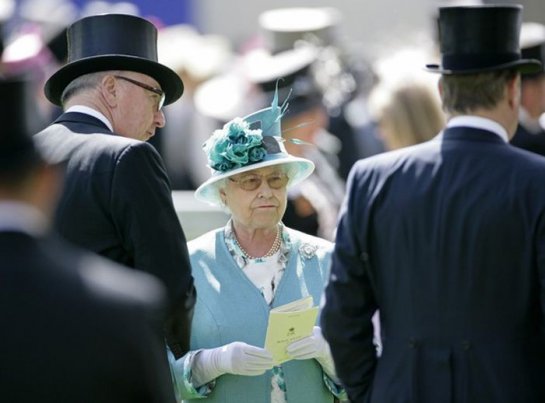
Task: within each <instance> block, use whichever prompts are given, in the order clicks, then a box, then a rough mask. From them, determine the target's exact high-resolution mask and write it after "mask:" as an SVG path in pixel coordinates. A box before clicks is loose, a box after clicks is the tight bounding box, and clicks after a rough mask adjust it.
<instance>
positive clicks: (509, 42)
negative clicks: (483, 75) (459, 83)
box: [426, 5, 540, 74]
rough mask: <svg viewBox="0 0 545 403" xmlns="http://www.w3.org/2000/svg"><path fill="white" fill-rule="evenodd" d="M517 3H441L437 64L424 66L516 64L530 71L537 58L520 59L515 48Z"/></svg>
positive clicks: (467, 70)
mask: <svg viewBox="0 0 545 403" xmlns="http://www.w3.org/2000/svg"><path fill="white" fill-rule="evenodd" d="M521 23H522V7H521V6H520V5H501V6H500V5H487V6H459V7H441V8H440V9H439V39H440V47H441V55H442V61H441V65H437V64H428V65H427V66H426V67H427V70H428V71H431V72H436V73H442V74H473V73H480V72H487V71H495V70H502V69H510V68H516V69H518V70H520V71H521V72H533V71H536V70H538V69H539V68H540V63H539V61H537V60H532V59H523V58H522V57H521V52H520V48H519V34H520V26H521Z"/></svg>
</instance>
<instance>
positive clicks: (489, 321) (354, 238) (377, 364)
mask: <svg viewBox="0 0 545 403" xmlns="http://www.w3.org/2000/svg"><path fill="white" fill-rule="evenodd" d="M521 14H522V8H521V7H520V6H516V5H510V6H499V5H497V6H492V5H490V6H475V7H471V6H466V7H442V8H440V15H439V27H440V33H441V41H440V42H441V53H442V64H441V65H440V66H439V65H428V69H429V70H431V71H433V72H437V73H440V74H441V79H440V83H439V86H440V93H441V97H442V103H443V109H444V110H445V111H446V112H447V113H448V114H449V120H448V123H447V127H446V129H445V130H444V131H443V132H442V134H440V135H439V136H438V137H437V138H434V139H432V140H430V141H428V142H426V143H422V144H419V145H416V146H413V147H410V148H406V149H402V150H397V151H393V152H389V153H385V154H382V155H378V156H374V157H370V158H367V159H365V160H362V161H360V162H358V163H357V164H356V165H355V166H354V168H353V169H352V171H351V173H350V178H349V183H348V192H347V197H346V199H345V204H344V208H343V210H342V212H341V214H340V221H339V226H338V230H337V237H336V245H335V251H334V253H333V258H332V268H331V278H330V283H329V285H328V286H327V289H326V292H325V307H324V309H323V313H322V317H321V320H322V321H321V324H322V330H323V332H324V335H325V337H326V339H327V340H328V342H329V343H330V346H331V350H332V354H333V358H334V360H335V365H336V369H337V373H338V375H339V378H340V379H341V381H342V383H343V384H344V386H345V387H346V389H347V392H348V395H349V397H350V399H351V401H352V402H356V403H359V402H372V403H379V402H380V403H383V402H409V401H410V402H419V403H437V402H450V403H457V402H464V403H482V402H494V403H511V402H525V403H538V402H544V401H545V383H544V382H543V379H545V334H544V329H545V281H544V279H545V220H544V219H543V217H545V187H544V186H543V184H544V183H545V160H544V159H543V158H542V157H540V156H537V155H535V154H531V153H529V152H527V151H524V150H520V149H517V148H515V147H512V146H510V145H509V144H508V141H509V138H510V137H511V136H513V134H514V132H515V129H516V127H517V121H518V109H519V100H520V95H519V90H520V72H521V71H524V72H526V71H527V72H531V71H536V70H537V69H539V62H538V61H535V60H531V59H530V60H529V59H523V58H521V54H520V50H519V30H520V24H521V20H522V15H521ZM377 310H378V311H379V312H380V321H381V323H380V328H381V338H382V345H383V350H382V355H381V356H380V357H377V354H376V350H375V346H374V345H373V325H372V322H371V317H372V316H373V314H374V313H375V311H377Z"/></svg>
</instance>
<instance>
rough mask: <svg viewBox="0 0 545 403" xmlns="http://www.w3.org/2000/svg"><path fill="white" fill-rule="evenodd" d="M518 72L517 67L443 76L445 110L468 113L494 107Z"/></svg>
mask: <svg viewBox="0 0 545 403" xmlns="http://www.w3.org/2000/svg"><path fill="white" fill-rule="evenodd" d="M517 74H518V71H517V70H516V69H508V70H498V71H493V72H487V73H479V74H455V75H443V76H441V79H440V80H441V87H442V93H441V100H442V102H443V110H444V111H445V112H447V113H451V114H467V113H471V112H472V111H474V110H475V109H478V108H484V109H492V108H494V107H495V106H496V105H497V104H498V103H499V102H500V101H501V99H502V98H503V96H504V91H505V85H506V84H507V83H508V82H509V81H511V80H512V79H514V78H515V77H516V76H517Z"/></svg>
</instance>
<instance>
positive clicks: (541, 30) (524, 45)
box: [520, 22, 545, 77]
mask: <svg viewBox="0 0 545 403" xmlns="http://www.w3.org/2000/svg"><path fill="white" fill-rule="evenodd" d="M520 50H521V53H522V57H524V58H525V59H535V60H539V61H540V62H541V70H538V71H536V72H535V73H533V74H525V75H524V76H525V77H530V76H531V77H533V76H539V75H542V74H545V25H543V24H539V23H537V22H525V23H523V24H522V29H521V31H520Z"/></svg>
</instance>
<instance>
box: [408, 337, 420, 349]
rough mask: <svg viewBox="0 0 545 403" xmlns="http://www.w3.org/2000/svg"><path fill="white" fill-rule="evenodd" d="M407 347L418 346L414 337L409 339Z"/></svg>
mask: <svg viewBox="0 0 545 403" xmlns="http://www.w3.org/2000/svg"><path fill="white" fill-rule="evenodd" d="M409 347H410V348H417V347H418V342H417V341H416V339H410V340H409Z"/></svg>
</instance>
